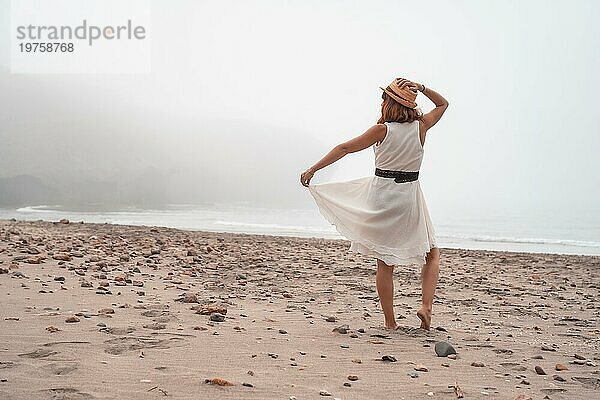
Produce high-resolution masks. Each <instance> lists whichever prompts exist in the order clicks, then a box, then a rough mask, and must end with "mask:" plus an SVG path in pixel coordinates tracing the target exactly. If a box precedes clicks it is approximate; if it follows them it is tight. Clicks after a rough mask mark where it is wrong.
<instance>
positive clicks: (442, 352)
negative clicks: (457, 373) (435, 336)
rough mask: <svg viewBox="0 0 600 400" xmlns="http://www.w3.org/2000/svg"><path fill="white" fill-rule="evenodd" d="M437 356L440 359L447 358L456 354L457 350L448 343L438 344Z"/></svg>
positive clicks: (436, 346)
mask: <svg viewBox="0 0 600 400" xmlns="http://www.w3.org/2000/svg"><path fill="white" fill-rule="evenodd" d="M435 354H437V355H438V357H447V356H449V355H450V354H456V350H455V349H454V347H453V346H452V345H451V344H450V343H448V342H437V343H436V344H435Z"/></svg>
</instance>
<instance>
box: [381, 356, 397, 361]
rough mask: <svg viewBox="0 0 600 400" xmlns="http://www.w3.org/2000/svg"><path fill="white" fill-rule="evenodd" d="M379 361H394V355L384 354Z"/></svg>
mask: <svg viewBox="0 0 600 400" xmlns="http://www.w3.org/2000/svg"><path fill="white" fill-rule="evenodd" d="M381 361H389V362H396V361H397V360H396V357H394V356H391V355H385V356H383V357H381Z"/></svg>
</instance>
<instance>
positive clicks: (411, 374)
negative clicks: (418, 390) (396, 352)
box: [408, 372, 419, 378]
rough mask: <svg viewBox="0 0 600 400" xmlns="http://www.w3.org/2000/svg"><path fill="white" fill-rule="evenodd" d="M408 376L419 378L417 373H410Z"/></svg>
mask: <svg viewBox="0 0 600 400" xmlns="http://www.w3.org/2000/svg"><path fill="white" fill-rule="evenodd" d="M408 376H410V377H411V378H418V377H419V374H417V373H416V372H409V373H408Z"/></svg>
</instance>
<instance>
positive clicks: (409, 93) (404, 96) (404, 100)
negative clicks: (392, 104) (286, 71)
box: [380, 78, 417, 108]
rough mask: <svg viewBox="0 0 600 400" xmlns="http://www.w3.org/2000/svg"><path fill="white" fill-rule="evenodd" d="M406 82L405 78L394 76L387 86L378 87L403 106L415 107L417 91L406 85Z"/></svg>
mask: <svg viewBox="0 0 600 400" xmlns="http://www.w3.org/2000/svg"><path fill="white" fill-rule="evenodd" d="M407 83H408V81H407V80H406V79H402V78H396V79H394V81H393V82H392V83H390V84H389V86H388V87H387V88H385V89H384V88H382V87H380V89H381V90H383V91H384V92H386V93H387V94H388V95H389V96H390V97H391V98H392V99H394V100H396V101H397V102H398V103H400V104H402V105H403V106H406V107H408V108H417V103H416V102H415V99H416V98H417V91H416V90H414V89H412V88H411V87H409V86H407Z"/></svg>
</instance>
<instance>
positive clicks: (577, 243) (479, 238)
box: [436, 233, 600, 247]
mask: <svg viewBox="0 0 600 400" xmlns="http://www.w3.org/2000/svg"><path fill="white" fill-rule="evenodd" d="M436 236H437V237H439V238H444V239H460V240H472V241H474V242H495V243H523V244H541V245H556V246H574V247H600V242H592V241H585V240H570V239H546V238H518V237H509V236H491V235H469V234H460V233H455V234H437V235H436Z"/></svg>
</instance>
